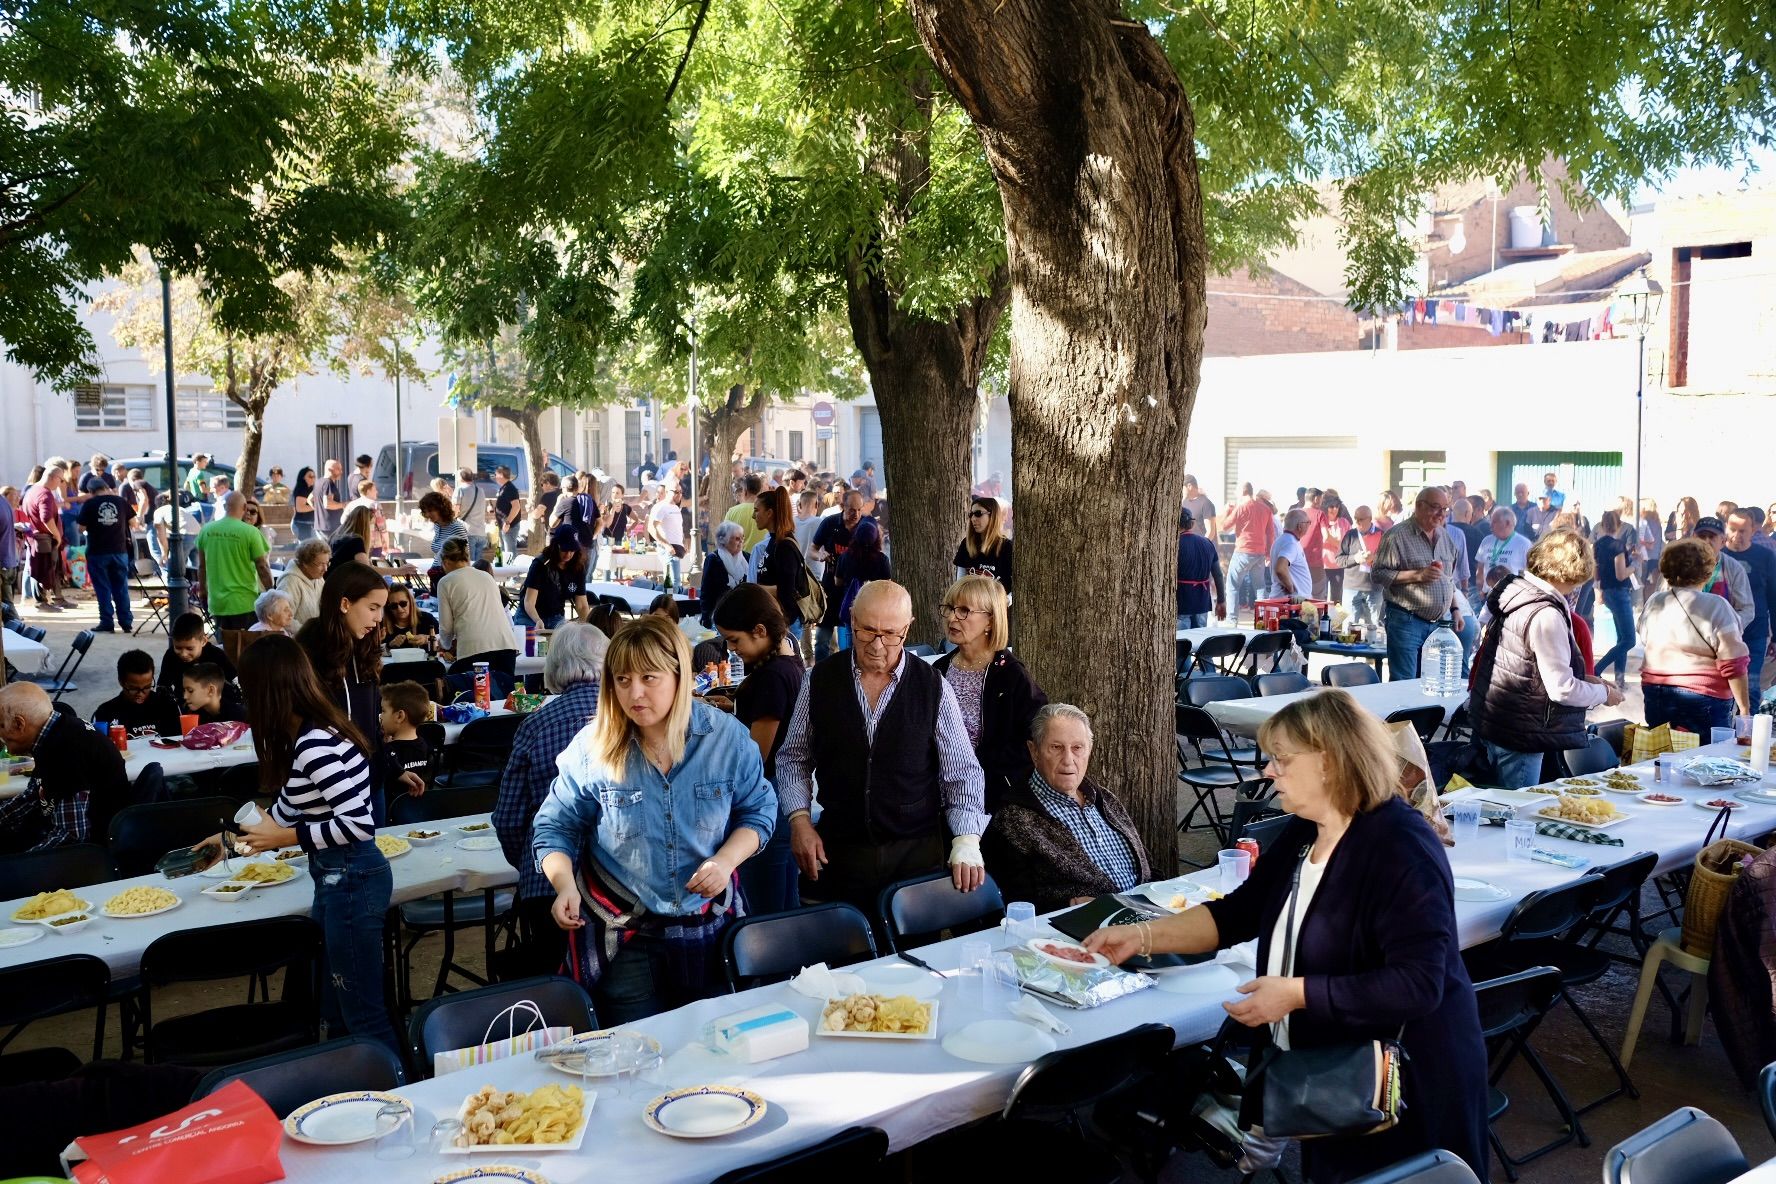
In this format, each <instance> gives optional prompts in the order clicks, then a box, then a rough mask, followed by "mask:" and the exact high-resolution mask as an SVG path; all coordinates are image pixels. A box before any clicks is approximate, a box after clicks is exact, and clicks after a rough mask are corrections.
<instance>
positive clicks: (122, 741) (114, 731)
mask: <svg viewBox="0 0 1776 1184" xmlns="http://www.w3.org/2000/svg"><path fill="white" fill-rule="evenodd" d="M111 743H112V744H114V745H116V746H117V751H118V752H121V753H122V754H123V755H125V756H128V755H129V729H128V728H126V727H124V726H123V725H122V724H112V725H111Z"/></svg>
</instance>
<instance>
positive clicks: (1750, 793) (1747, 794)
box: [1733, 789, 1776, 806]
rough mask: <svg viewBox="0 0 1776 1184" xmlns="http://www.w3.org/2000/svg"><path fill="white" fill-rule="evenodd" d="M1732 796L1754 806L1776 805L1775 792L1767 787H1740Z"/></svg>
mask: <svg viewBox="0 0 1776 1184" xmlns="http://www.w3.org/2000/svg"><path fill="white" fill-rule="evenodd" d="M1733 796H1734V797H1736V798H1738V799H1739V800H1740V801H1742V802H1750V803H1751V804H1752V805H1754V806H1776V793H1772V792H1771V791H1770V790H1767V789H1742V790H1740V791H1739V792H1738V793H1736V794H1734V795H1733Z"/></svg>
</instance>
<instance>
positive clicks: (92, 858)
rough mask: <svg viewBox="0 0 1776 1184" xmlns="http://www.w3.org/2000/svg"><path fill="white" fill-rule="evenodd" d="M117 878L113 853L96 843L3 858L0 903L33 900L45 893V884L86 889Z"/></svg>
mask: <svg viewBox="0 0 1776 1184" xmlns="http://www.w3.org/2000/svg"><path fill="white" fill-rule="evenodd" d="M116 878H117V871H116V869H115V868H114V867H112V864H111V854H110V852H108V851H106V850H105V849H104V848H103V847H101V846H99V845H98V844H97V843H73V844H70V845H69V846H66V847H49V848H46V849H44V850H42V851H21V852H19V853H18V854H17V855H0V900H13V899H15V898H17V897H21V896H30V895H32V894H34V893H37V892H41V891H43V886H44V885H45V884H49V885H53V886H54V887H56V888H84V887H86V886H87V885H88V884H103V883H104V882H105V881H107V880H115V879H116ZM93 903H95V904H96V903H98V902H97V901H94V902H93Z"/></svg>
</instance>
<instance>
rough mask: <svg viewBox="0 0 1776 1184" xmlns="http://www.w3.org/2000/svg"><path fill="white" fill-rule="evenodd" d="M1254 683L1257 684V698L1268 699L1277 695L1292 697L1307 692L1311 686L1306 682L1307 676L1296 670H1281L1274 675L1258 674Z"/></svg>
mask: <svg viewBox="0 0 1776 1184" xmlns="http://www.w3.org/2000/svg"><path fill="white" fill-rule="evenodd" d="M1254 681H1256V682H1257V684H1258V694H1259V697H1261V698H1265V699H1269V698H1273V697H1275V696H1277V695H1294V694H1299V693H1300V692H1302V691H1305V690H1307V689H1308V688H1309V687H1310V686H1312V685H1313V684H1312V683H1310V682H1308V681H1307V675H1305V674H1302V673H1301V672H1300V671H1297V670H1282V671H1278V672H1276V673H1274V674H1260V675H1259V676H1258V677H1257V678H1256V679H1255V680H1254Z"/></svg>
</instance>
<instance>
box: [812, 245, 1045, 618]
mask: <svg viewBox="0 0 1776 1184" xmlns="http://www.w3.org/2000/svg"><path fill="white" fill-rule="evenodd" d="M846 281H847V282H846V307H847V311H848V313H849V314H850V319H851V336H852V338H853V340H855V341H856V343H857V350H858V352H859V353H860V354H862V355H863V360H864V364H865V365H866V366H868V367H869V374H870V387H871V389H872V390H873V391H874V392H875V396H876V407H877V409H878V410H879V411H880V412H881V416H882V450H883V452H884V454H885V455H884V456H883V464H884V467H885V469H886V471H887V472H889V473H892V474H893V485H892V487H891V489H890V495H891V496H890V499H889V501H890V506H891V508H892V513H891V516H890V523H891V526H892V528H893V533H894V536H895V537H896V538H898V539H904V540H906V542H907V545H905V546H901V547H896V548H894V578H895V580H896V582H898V583H900V584H901V585H902V586H904V587H905V588H906V590H907V591H908V593H910V594H911V596H912V598H913V631H912V634H911V635H910V636H909V637H908V640H909V641H911V642H927V643H935V642H936V641H937V640H938V639H939V638H940V637H941V636H942V635H943V622H942V621H940V620H938V619H937V605H938V602H939V600H941V599H942V597H943V593H944V590H945V589H946V588H948V587H949V585H950V581H951V580H952V579H953V578H954V577H955V573H956V569H955V566H954V565H953V564H952V563H951V562H950V561H951V560H952V559H953V558H954V557H955V556H954V549H953V547H952V546H951V543H952V542H953V541H954V540H956V539H960V538H961V537H962V533H963V531H965V530H966V529H967V522H968V520H967V512H968V494H969V475H970V468H971V466H970V463H969V459H970V453H971V451H972V450H971V444H972V442H973V439H974V422H975V414H976V412H977V410H978V406H977V401H978V398H979V387H980V374H981V367H982V365H983V364H984V363H985V361H986V356H987V346H988V344H989V343H990V342H991V340H992V337H993V329H994V327H995V326H996V325H997V324H998V322H999V317H1000V315H1001V314H1002V313H1003V312H1004V311H1005V304H1006V301H1007V299H1008V297H1009V295H1010V288H1009V285H1008V283H1007V282H1006V277H1005V275H1004V273H1003V271H1001V272H1000V273H999V274H997V275H996V276H995V277H994V284H993V290H992V291H991V292H990V293H989V294H987V295H986V296H982V297H980V298H979V299H976V300H973V301H971V302H969V303H968V304H965V305H963V306H961V307H960V308H958V309H957V310H956V312H955V315H954V316H953V317H951V318H950V319H949V320H947V321H936V320H929V319H926V318H924V317H915V316H908V315H906V314H904V313H902V312H901V311H900V309H899V307H898V302H897V293H895V292H893V291H891V290H890V289H889V287H888V285H887V284H886V282H885V281H884V279H883V278H882V276H881V275H880V274H879V273H877V272H876V271H875V270H874V269H869V268H865V267H864V266H863V265H862V264H861V263H859V262H857V261H855V260H854V261H853V262H852V264H851V265H850V267H849V268H847V275H846Z"/></svg>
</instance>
